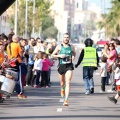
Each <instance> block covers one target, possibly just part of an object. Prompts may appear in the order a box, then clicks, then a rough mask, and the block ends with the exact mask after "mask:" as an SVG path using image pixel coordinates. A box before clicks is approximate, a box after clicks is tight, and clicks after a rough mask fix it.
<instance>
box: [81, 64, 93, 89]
mask: <svg viewBox="0 0 120 120" xmlns="http://www.w3.org/2000/svg"><path fill="white" fill-rule="evenodd" d="M93 72H94V67H91V66H85V67H83V80H84V85H85V89H86V91H90V89H91V88H94V81H93Z"/></svg>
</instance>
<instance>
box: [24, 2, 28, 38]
mask: <svg viewBox="0 0 120 120" xmlns="http://www.w3.org/2000/svg"><path fill="white" fill-rule="evenodd" d="M27 28H28V0H26V12H25V38H27V37H28V36H27Z"/></svg>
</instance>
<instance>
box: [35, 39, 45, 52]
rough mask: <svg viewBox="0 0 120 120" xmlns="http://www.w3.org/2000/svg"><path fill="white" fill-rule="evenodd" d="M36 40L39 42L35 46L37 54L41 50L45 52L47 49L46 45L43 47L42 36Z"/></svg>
mask: <svg viewBox="0 0 120 120" xmlns="http://www.w3.org/2000/svg"><path fill="white" fill-rule="evenodd" d="M36 42H37V43H36V46H34V53H35V54H37V53H38V52H39V51H41V52H45V49H44V47H43V45H42V43H41V40H40V38H37V39H36Z"/></svg>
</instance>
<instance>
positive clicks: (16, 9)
mask: <svg viewBox="0 0 120 120" xmlns="http://www.w3.org/2000/svg"><path fill="white" fill-rule="evenodd" d="M17 21H18V0H16V3H15V24H14V25H15V26H14V29H15V34H16V35H17Z"/></svg>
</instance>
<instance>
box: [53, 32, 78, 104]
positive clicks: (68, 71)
mask: <svg viewBox="0 0 120 120" xmlns="http://www.w3.org/2000/svg"><path fill="white" fill-rule="evenodd" d="M63 37H64V38H63V42H62V44H61V45H58V46H57V47H56V48H55V50H54V51H53V53H52V55H51V56H52V57H53V58H59V65H58V73H59V78H60V84H61V96H62V97H64V96H65V101H64V103H63V105H65V106H68V97H69V93H70V82H71V79H72V73H73V72H72V70H74V67H73V63H72V60H74V58H75V55H76V52H75V48H74V46H73V45H70V44H69V42H70V36H69V34H68V33H65V34H64V36H63Z"/></svg>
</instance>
